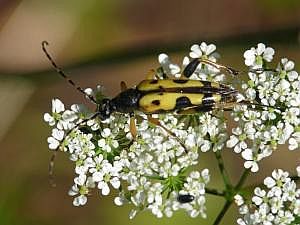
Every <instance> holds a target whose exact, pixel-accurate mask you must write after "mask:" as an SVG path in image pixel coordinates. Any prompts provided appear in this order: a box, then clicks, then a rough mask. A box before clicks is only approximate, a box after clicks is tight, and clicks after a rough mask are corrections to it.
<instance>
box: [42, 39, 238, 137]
mask: <svg viewBox="0 0 300 225" xmlns="http://www.w3.org/2000/svg"><path fill="white" fill-rule="evenodd" d="M45 45H48V43H47V42H46V41H43V42H42V49H43V51H44V53H45V54H46V56H47V58H48V59H49V60H50V62H51V63H52V65H53V66H54V68H55V69H56V70H57V72H58V73H59V74H60V75H61V76H63V77H64V78H65V79H67V80H68V82H69V83H70V84H71V85H73V86H75V87H76V89H77V90H79V91H80V92H82V93H83V94H85V95H87V96H88V97H89V98H90V100H91V101H93V102H94V103H95V104H96V105H97V110H96V112H95V114H94V115H93V116H92V118H96V117H99V118H100V119H101V120H105V119H107V118H109V117H110V115H111V114H112V113H114V112H120V113H129V114H130V115H131V120H130V121H131V124H130V130H131V133H132V135H133V137H135V136H136V128H135V123H134V119H133V115H134V112H135V111H140V112H143V113H145V114H147V115H151V114H157V113H167V112H174V113H177V114H194V113H197V112H209V111H212V110H213V109H224V110H230V109H232V107H233V106H234V105H235V104H236V103H237V95H238V91H237V90H235V89H233V88H231V87H230V86H227V85H224V84H220V83H217V82H209V81H200V80H191V79H188V78H189V77H190V76H191V75H192V74H193V73H194V71H195V70H196V68H197V66H198V65H199V63H205V64H209V65H211V66H214V67H216V68H217V69H219V70H225V71H227V72H228V73H230V74H232V75H237V74H238V71H236V70H234V69H232V68H230V67H226V66H223V65H220V64H217V63H215V62H212V61H210V60H205V59H194V60H192V61H191V62H190V63H189V64H188V65H187V66H186V67H185V69H184V71H183V74H182V77H181V78H179V79H168V78H166V79H154V78H155V76H154V75H153V74H149V75H148V76H147V78H146V80H143V81H141V82H140V83H139V84H138V85H137V86H136V87H135V88H129V89H127V87H126V85H125V83H124V82H121V92H120V93H119V94H118V95H117V96H116V97H114V98H112V99H108V98H105V99H102V101H101V102H97V101H96V100H95V99H94V97H93V96H91V95H88V94H87V93H85V92H84V90H83V89H82V88H81V87H79V86H77V85H76V84H75V83H74V82H73V81H72V80H71V79H69V78H68V77H67V76H66V75H65V74H64V72H63V71H62V70H61V69H60V68H59V67H58V66H57V65H56V63H55V62H54V61H53V59H52V58H51V56H50V55H49V53H48V52H47V50H46V48H45ZM92 118H89V119H92ZM89 119H88V120H89ZM148 119H149V121H150V122H152V123H154V124H156V125H159V126H161V127H162V128H163V129H165V130H166V131H167V132H168V133H170V134H171V132H170V131H168V130H167V129H166V128H164V127H163V126H162V125H161V124H160V123H159V121H158V120H156V119H154V118H152V117H150V116H148ZM83 122H85V121H83Z"/></svg>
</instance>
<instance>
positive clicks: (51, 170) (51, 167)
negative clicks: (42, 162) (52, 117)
mask: <svg viewBox="0 0 300 225" xmlns="http://www.w3.org/2000/svg"><path fill="white" fill-rule="evenodd" d="M98 115H99V112H96V113H95V114H94V115H92V116H91V117H90V118H87V119H84V120H82V121H81V122H79V123H77V124H76V125H75V127H73V128H72V129H71V130H68V132H67V133H66V135H65V136H64V137H63V139H62V140H61V141H60V144H59V146H58V147H57V148H56V149H54V151H53V154H52V156H51V158H50V162H49V171H48V172H49V182H50V185H51V186H53V187H55V186H56V184H55V181H54V175H53V174H54V173H53V171H54V161H55V159H56V154H57V152H58V150H59V148H60V147H61V144H62V143H63V142H64V141H65V140H66V138H67V137H68V136H69V134H70V133H71V132H72V131H73V130H75V129H77V128H78V127H79V126H81V125H82V124H84V123H86V122H88V121H89V120H92V119H95V118H96V117H97V116H98Z"/></svg>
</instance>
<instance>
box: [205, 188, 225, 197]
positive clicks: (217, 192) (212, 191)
mask: <svg viewBox="0 0 300 225" xmlns="http://www.w3.org/2000/svg"><path fill="white" fill-rule="evenodd" d="M205 193H207V194H211V195H216V196H222V197H225V192H224V191H220V190H217V189H214V188H205Z"/></svg>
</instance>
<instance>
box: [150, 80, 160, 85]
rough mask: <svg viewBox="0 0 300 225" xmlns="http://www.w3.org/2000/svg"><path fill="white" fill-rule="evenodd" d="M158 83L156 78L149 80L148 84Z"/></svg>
mask: <svg viewBox="0 0 300 225" xmlns="http://www.w3.org/2000/svg"><path fill="white" fill-rule="evenodd" d="M157 83H158V80H151V81H150V84H157Z"/></svg>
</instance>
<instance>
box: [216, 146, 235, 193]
mask: <svg viewBox="0 0 300 225" xmlns="http://www.w3.org/2000/svg"><path fill="white" fill-rule="evenodd" d="M215 156H216V159H217V161H218V166H219V169H220V172H221V175H222V178H223V181H224V184H225V187H226V190H229V189H231V187H232V185H231V182H230V180H229V176H228V173H227V171H226V169H225V166H224V162H223V158H222V155H221V152H220V151H216V152H215Z"/></svg>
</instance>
